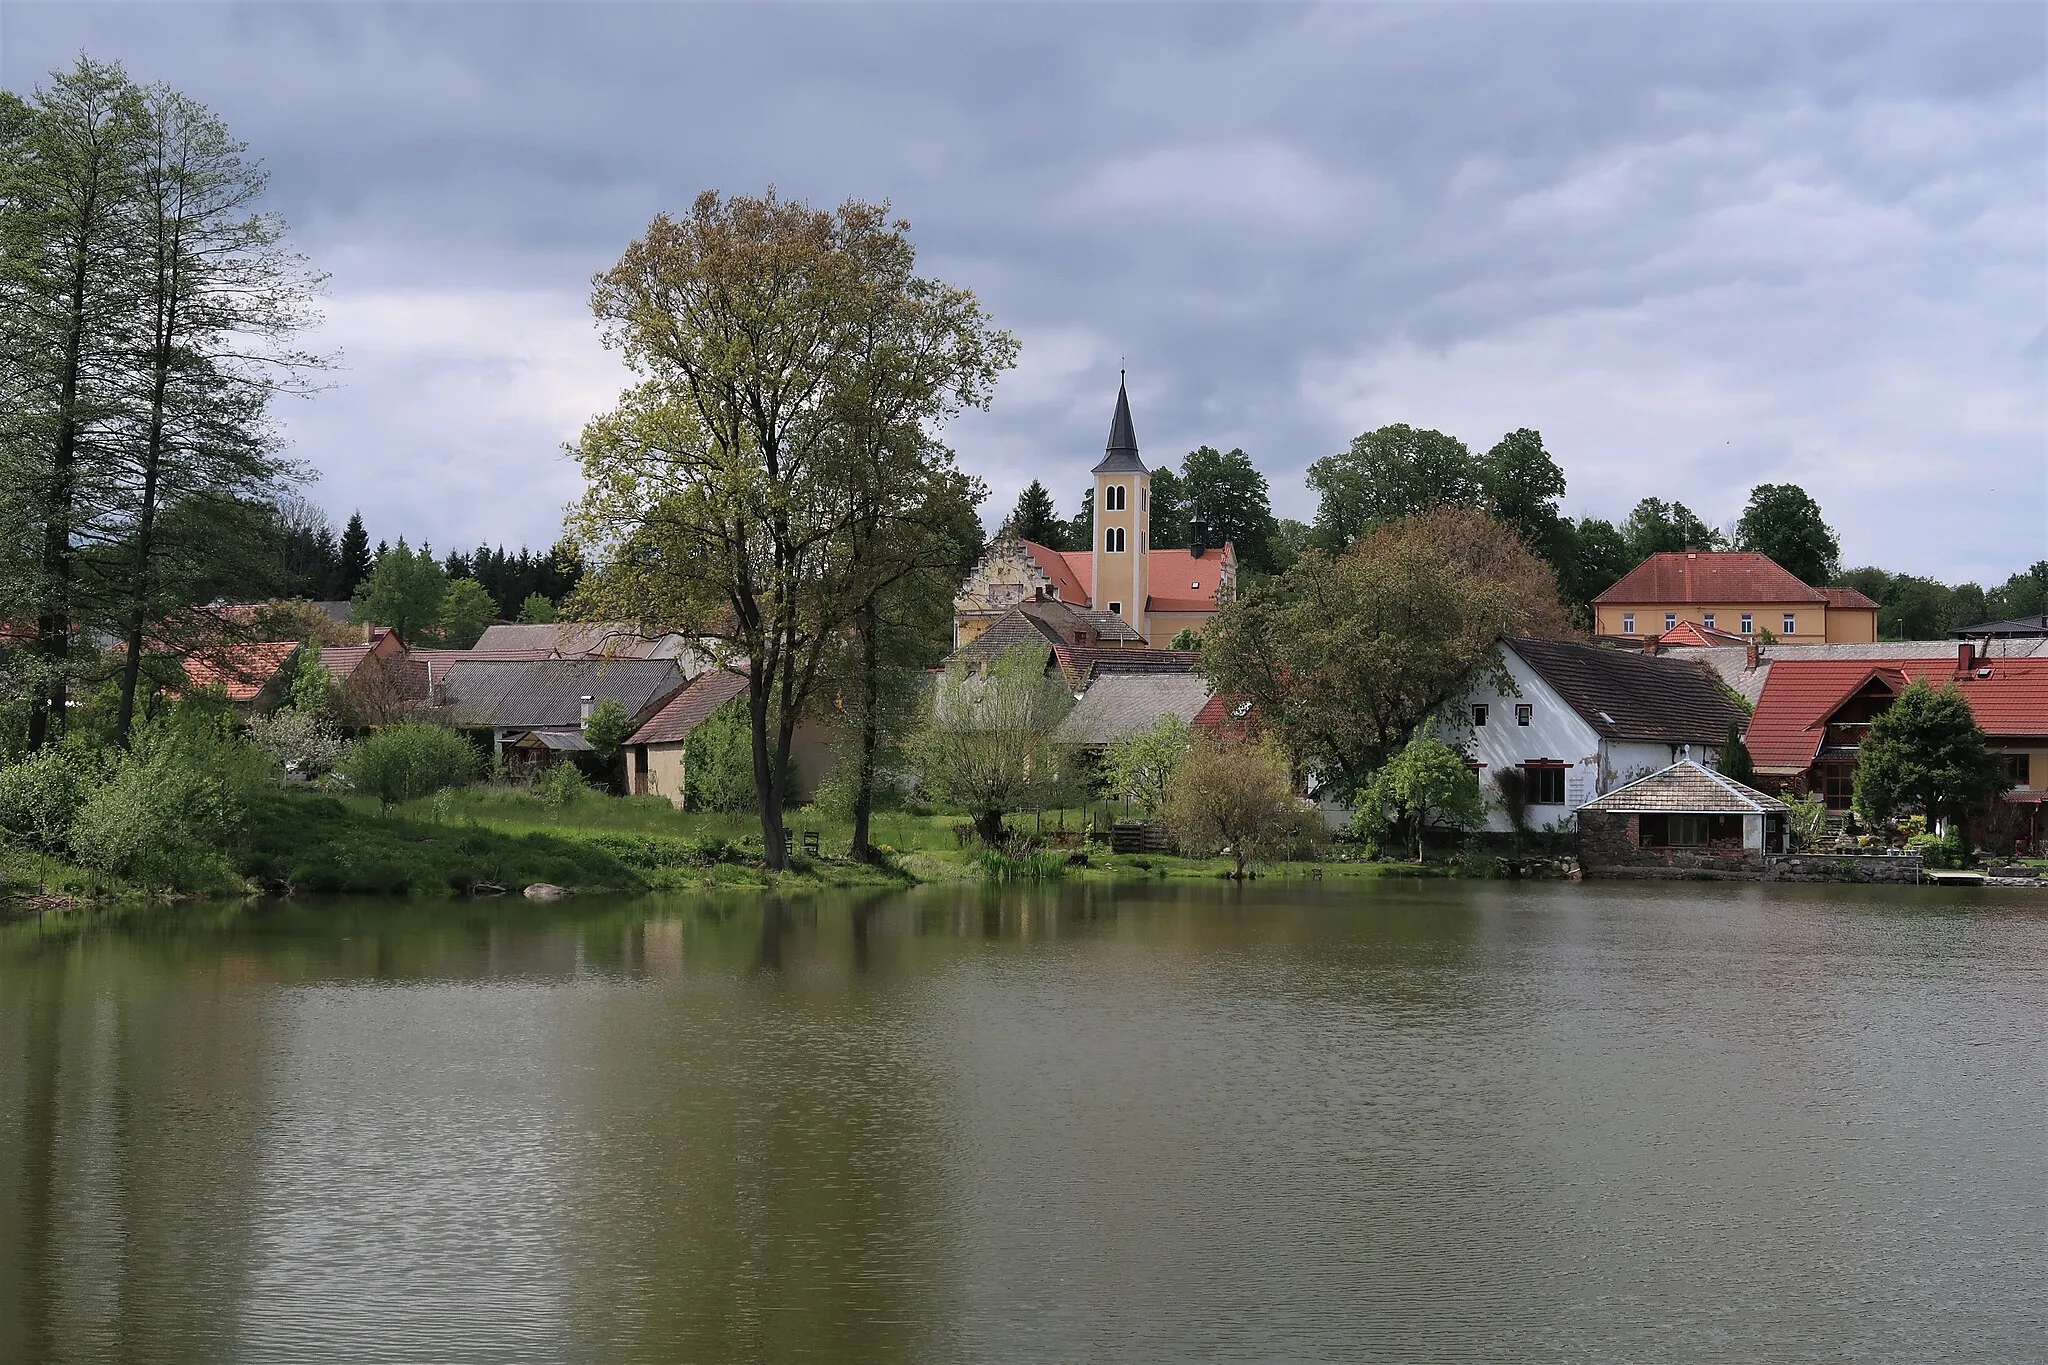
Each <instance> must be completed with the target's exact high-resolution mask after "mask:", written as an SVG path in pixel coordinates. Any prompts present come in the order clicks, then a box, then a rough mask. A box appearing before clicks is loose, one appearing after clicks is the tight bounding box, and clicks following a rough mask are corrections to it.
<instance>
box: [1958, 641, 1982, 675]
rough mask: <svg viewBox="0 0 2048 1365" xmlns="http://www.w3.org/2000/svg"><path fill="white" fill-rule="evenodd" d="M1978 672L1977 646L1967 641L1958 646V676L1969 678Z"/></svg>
mask: <svg viewBox="0 0 2048 1365" xmlns="http://www.w3.org/2000/svg"><path fill="white" fill-rule="evenodd" d="M1976 670H1977V646H1976V644H1975V643H1974V642H1972V641H1970V640H1965V641H1963V642H1962V643H1961V644H1959V645H1957V646H1956V676H1957V677H1958V678H1967V677H1969V676H1970V674H1972V673H1974V672H1976Z"/></svg>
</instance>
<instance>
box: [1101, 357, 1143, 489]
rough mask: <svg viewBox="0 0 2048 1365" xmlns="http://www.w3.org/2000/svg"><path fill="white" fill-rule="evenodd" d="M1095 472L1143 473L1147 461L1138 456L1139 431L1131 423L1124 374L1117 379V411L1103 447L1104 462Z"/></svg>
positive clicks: (1129, 403)
mask: <svg viewBox="0 0 2048 1365" xmlns="http://www.w3.org/2000/svg"><path fill="white" fill-rule="evenodd" d="M1090 472H1091V473H1095V474H1142V473H1144V472H1145V462H1144V461H1143V460H1141V459H1139V458H1138V433H1137V430H1136V428H1134V427H1133V426H1132V425H1131V397H1130V395H1129V394H1127V393H1125V392H1124V380H1123V376H1122V375H1118V376H1117V380H1116V412H1115V413H1114V414H1112V415H1111V417H1110V419H1109V444H1108V445H1106V446H1105V447H1103V452H1102V462H1101V463H1100V464H1098V465H1096V466H1095V468H1094V469H1093V470H1092V471H1090Z"/></svg>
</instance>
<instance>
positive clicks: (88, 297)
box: [0, 57, 149, 749]
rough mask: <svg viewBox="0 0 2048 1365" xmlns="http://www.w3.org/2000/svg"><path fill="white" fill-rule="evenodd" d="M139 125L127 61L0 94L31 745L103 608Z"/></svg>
mask: <svg viewBox="0 0 2048 1365" xmlns="http://www.w3.org/2000/svg"><path fill="white" fill-rule="evenodd" d="M148 123H149V117H148V111H147V109H146V108H145V107H144V104H143V101H142V97H141V93H140V92H139V91H138V90H137V89H136V88H135V86H134V84H133V83H132V82H131V81H130V80H129V79H128V77H127V75H126V73H125V72H123V71H122V70H121V68H120V67H118V66H113V65H107V64H103V63H99V62H94V61H92V60H90V59H88V58H84V57H81V58H80V59H79V61H78V63H77V65H76V66H74V67H72V68H71V69H70V70H69V71H65V72H62V73H59V74H58V75H56V76H55V77H54V78H52V80H51V81H50V83H49V84H48V85H47V86H44V87H43V88H41V89H39V90H38V91H37V92H36V93H35V97H34V99H33V101H24V100H21V99H19V98H18V97H16V96H14V95H12V94H0V136H4V138H5V146H4V147H0V424H4V426H0V496H4V497H5V500H6V507H5V509H4V515H5V517H6V521H7V523H8V526H7V532H8V534H7V535H6V536H5V537H4V539H5V540H6V541H7V542H8V549H7V553H8V554H9V555H10V556H11V557H12V558H13V559H14V560H15V563H13V564H12V565H10V570H11V571H10V572H9V573H8V574H6V575H5V577H6V580H7V581H8V584H9V586H10V588H11V589H12V591H11V593H10V596H11V597H12V598H13V599H14V600H12V601H10V602H8V603H6V606H7V608H8V613H7V614H8V615H9V616H10V617H11V618H15V619H19V617H20V616H24V615H26V616H30V617H32V618H33V620H34V622H35V644H34V651H33V652H34V656H35V664H34V667H33V668H32V669H31V670H30V676H29V677H28V678H27V679H25V681H26V683H27V685H28V691H29V694H30V697H31V701H30V709H29V720H28V743H29V747H30V748H32V749H33V748H38V747H40V746H41V745H42V744H43V743H45V742H46V741H47V740H49V739H50V738H51V737H52V736H53V734H55V733H56V732H57V731H59V730H61V728H62V726H63V723H64V716H65V698H66V694H67V691H68V687H69V683H70V680H71V678H72V676H73V674H74V673H75V671H76V664H75V661H74V660H73V657H72V641H73V637H74V635H75V634H76V633H77V632H78V631H80V630H81V629H83V628H89V627H91V626H94V625H99V624H102V623H103V622H104V619H105V618H104V615H103V613H104V603H103V602H99V601H95V600H93V598H92V597H91V596H90V595H89V593H88V589H89V587H90V585H87V584H82V583H81V582H80V581H79V579H80V569H81V563H82V560H83V558H84V557H85V555H86V554H87V553H88V551H89V549H90V545H91V539H90V537H91V533H93V532H94V531H96V530H97V529H98V528H99V523H100V522H101V521H102V520H103V519H104V518H105V517H106V516H107V515H108V512H109V507H110V504H111V503H112V501H113V495H112V490H111V489H110V488H109V487H108V486H107V485H108V482H109V479H108V474H109V471H111V469H112V468H113V466H114V463H115V460H116V454H115V450H114V447H115V443H116V442H117V441H118V440H119V439H120V437H121V435H122V431H123V424H124V422H125V421H126V420H128V419H132V417H133V408H132V403H131V399H132V394H131V393H129V392H128V391H127V386H126V384H125V382H124V381H126V380H127V379H128V378H129V377H130V375H131V373H132V365H133V356H134V346H135V338H134V328H135V324H136V313H137V303H138V297H139V287H140V281H141V259H142V250H141V242H140V235H141V234H140V224H139V222H138V214H137V213H136V212H135V199H136V195H135V191H136V181H137V167H138V164H139V161H140V152H141V148H142V146H143V141H144V137H145V134H146V131H147V128H148Z"/></svg>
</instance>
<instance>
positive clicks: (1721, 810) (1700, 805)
mask: <svg viewBox="0 0 2048 1365" xmlns="http://www.w3.org/2000/svg"><path fill="white" fill-rule="evenodd" d="M1579 809H1581V810H1591V811H1605V812H1608V813H1610V814H1616V815H1634V814H1643V813H1649V814H1661V813H1667V812H1668V813H1670V814H1674V815H1765V814H1782V813H1783V812H1785V811H1786V810H1787V809H1788V807H1787V806H1786V805H1785V803H1784V802H1783V801H1780V800H1779V799H1778V798H1777V797H1775V796H1766V795H1765V794H1764V793H1762V792H1760V791H1758V790H1757V789H1756V788H1754V787H1748V786H1744V785H1743V784H1742V783H1740V782H1737V781H1736V780H1735V779H1734V778H1732V777H1728V776H1726V775H1724V774H1722V773H1717V772H1715V771H1714V770H1713V769H1712V768H1709V767H1706V766H1705V765H1703V764H1700V763H1696V762H1694V761H1693V760H1692V759H1689V758H1682V759H1680V760H1679V761H1678V762H1676V763H1674V764H1672V765H1671V766H1670V767H1668V768H1666V769H1664V770H1663V771H1661V772H1654V773H1651V774H1650V775H1649V776H1648V777H1639V778H1637V779H1636V780H1635V781H1633V782H1631V783H1629V784H1628V785H1627V786H1625V787H1617V788H1615V789H1614V790H1613V791H1611V792H1609V793H1607V795H1605V796H1602V797H1600V798H1598V799H1597V800H1593V801H1588V802H1587V803H1586V804H1585V805H1583V806H1581V807H1579Z"/></svg>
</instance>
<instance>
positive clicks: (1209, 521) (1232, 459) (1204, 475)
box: [1153, 446, 1274, 574]
mask: <svg viewBox="0 0 2048 1365" xmlns="http://www.w3.org/2000/svg"><path fill="white" fill-rule="evenodd" d="M1180 483H1181V490H1182V493H1183V495H1184V496H1185V498H1186V499H1187V517H1188V525H1189V528H1190V529H1189V535H1190V536H1192V535H1193V527H1194V525H1195V523H1197V522H1200V523H1201V524H1202V526H1203V528H1204V529H1205V530H1206V531H1207V533H1208V538H1209V543H1208V546H1207V547H1206V548H1209V549H1215V548H1217V547H1219V546H1221V545H1223V544H1224V543H1225V542H1226V541H1228V542H1230V543H1231V544H1233V545H1235V546H1236V547H1237V562H1238V563H1239V564H1240V565H1242V566H1243V567H1244V568H1245V569H1246V570H1247V571H1249V572H1251V573H1255V574H1263V573H1271V572H1272V570H1273V530H1274V522H1273V508H1272V505H1271V503H1270V502H1269V501H1268V500H1267V492H1266V476H1265V475H1264V474H1261V473H1260V472H1259V471H1258V470H1257V468H1255V467H1254V466H1253V464H1252V460H1251V456H1249V455H1247V454H1245V453H1244V452H1243V451H1242V450H1230V451H1227V452H1225V451H1218V450H1217V449H1216V448H1215V447H1213V446H1199V447H1197V448H1196V449H1194V450H1191V451H1189V452H1188V457H1187V459H1185V460H1183V461H1181V467H1180ZM1158 486H1159V485H1158V480H1157V478H1156V477H1155V478H1154V480H1153V494H1154V497H1155V498H1156V497H1157V495H1158ZM1187 543H1190V544H1191V543H1192V541H1189V542H1187Z"/></svg>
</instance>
